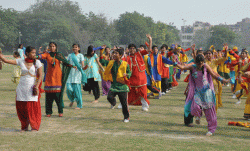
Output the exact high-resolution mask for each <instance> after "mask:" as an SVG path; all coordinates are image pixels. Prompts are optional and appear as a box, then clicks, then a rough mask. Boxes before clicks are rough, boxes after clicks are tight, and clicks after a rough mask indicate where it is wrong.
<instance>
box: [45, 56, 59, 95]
mask: <svg viewBox="0 0 250 151" xmlns="http://www.w3.org/2000/svg"><path fill="white" fill-rule="evenodd" d="M41 59H46V60H47V74H46V80H45V87H44V90H45V92H46V93H57V92H61V87H62V70H61V67H60V61H59V60H57V59H56V58H55V57H51V56H50V54H49V53H44V54H41Z"/></svg>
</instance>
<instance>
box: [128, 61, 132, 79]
mask: <svg viewBox="0 0 250 151" xmlns="http://www.w3.org/2000/svg"><path fill="white" fill-rule="evenodd" d="M127 75H128V76H127V77H128V79H129V78H130V77H131V75H132V72H131V71H130V67H129V64H128V65H127Z"/></svg>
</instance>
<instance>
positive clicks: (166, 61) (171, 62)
mask: <svg viewBox="0 0 250 151" xmlns="http://www.w3.org/2000/svg"><path fill="white" fill-rule="evenodd" d="M162 62H163V63H166V64H173V61H171V60H169V59H168V58H166V57H163V56H162Z"/></svg>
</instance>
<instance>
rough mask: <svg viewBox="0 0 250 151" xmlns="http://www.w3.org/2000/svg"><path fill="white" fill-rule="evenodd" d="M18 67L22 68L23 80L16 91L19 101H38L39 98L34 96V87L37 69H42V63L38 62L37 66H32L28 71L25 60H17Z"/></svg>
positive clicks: (21, 79)
mask: <svg viewBox="0 0 250 151" xmlns="http://www.w3.org/2000/svg"><path fill="white" fill-rule="evenodd" d="M16 62H17V65H18V66H20V68H21V78H20V82H19V84H18V86H17V89H16V94H17V98H16V100H17V101H36V102H37V101H38V96H33V94H32V93H33V86H34V84H35V82H36V72H37V69H38V68H40V67H42V63H41V62H40V61H39V60H36V66H34V65H32V66H31V68H30V69H29V70H28V69H27V67H26V66H25V60H23V59H17V60H16Z"/></svg>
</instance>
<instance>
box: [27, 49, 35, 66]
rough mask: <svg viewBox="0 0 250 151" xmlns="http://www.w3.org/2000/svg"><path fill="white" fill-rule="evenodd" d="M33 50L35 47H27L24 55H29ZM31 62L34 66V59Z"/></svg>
mask: <svg viewBox="0 0 250 151" xmlns="http://www.w3.org/2000/svg"><path fill="white" fill-rule="evenodd" d="M34 49H35V47H32V46H28V47H27V48H26V50H25V55H26V56H28V54H29V53H30V52H31V51H32V50H34ZM33 60H34V62H33V64H34V66H36V59H33Z"/></svg>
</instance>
